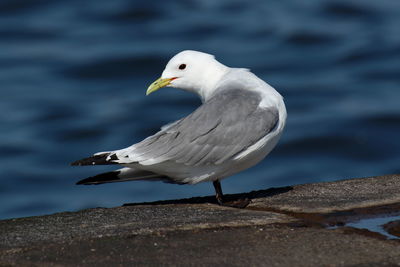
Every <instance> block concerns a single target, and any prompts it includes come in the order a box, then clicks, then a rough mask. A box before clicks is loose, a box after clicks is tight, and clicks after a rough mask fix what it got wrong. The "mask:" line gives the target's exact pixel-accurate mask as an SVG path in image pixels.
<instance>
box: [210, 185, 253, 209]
mask: <svg viewBox="0 0 400 267" xmlns="http://www.w3.org/2000/svg"><path fill="white" fill-rule="evenodd" d="M213 185H214V188H215V198H216V199H217V202H218V204H219V205H221V206H227V207H232V208H240V209H243V208H245V207H247V205H249V204H250V200H249V199H248V198H245V199H239V200H235V201H230V202H224V194H223V193H222V187H221V183H220V182H219V180H215V181H214V182H213Z"/></svg>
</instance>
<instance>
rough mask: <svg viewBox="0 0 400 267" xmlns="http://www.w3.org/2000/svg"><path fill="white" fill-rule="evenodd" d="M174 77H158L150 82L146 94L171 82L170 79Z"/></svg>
mask: <svg viewBox="0 0 400 267" xmlns="http://www.w3.org/2000/svg"><path fill="white" fill-rule="evenodd" d="M175 79H176V78H164V79H163V78H159V79H158V80H157V81H155V82H153V83H152V84H150V86H149V88H147V91H146V95H149V94H151V93H153V92H155V91H157V90H158V89H160V88H163V87H165V86H167V85H169V84H170V83H171V81H172V80H175Z"/></svg>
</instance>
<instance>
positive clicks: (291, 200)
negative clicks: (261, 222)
mask: <svg viewBox="0 0 400 267" xmlns="http://www.w3.org/2000/svg"><path fill="white" fill-rule="evenodd" d="M292 188H293V190H288V191H287V192H284V193H282V194H278V195H275V196H274V197H270V198H256V199H253V203H252V204H251V205H250V206H251V207H258V208H264V207H265V208H268V209H278V210H282V211H289V212H306V213H328V212H335V211H345V210H351V209H355V208H366V207H373V206H380V205H388V204H395V203H400V175H385V176H377V177H370V178H359V179H350V180H342V181H337V182H330V183H315V184H304V185H296V186H293V187H292Z"/></svg>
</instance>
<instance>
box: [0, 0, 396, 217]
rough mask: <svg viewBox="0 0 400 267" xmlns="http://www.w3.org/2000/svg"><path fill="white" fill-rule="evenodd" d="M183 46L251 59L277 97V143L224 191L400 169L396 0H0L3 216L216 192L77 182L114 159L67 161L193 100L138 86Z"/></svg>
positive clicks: (180, 112)
mask: <svg viewBox="0 0 400 267" xmlns="http://www.w3.org/2000/svg"><path fill="white" fill-rule="evenodd" d="M184 49H195V50H200V51H205V52H209V53H212V54H215V55H216V56H217V59H219V60H220V61H221V62H223V63H225V64H227V65H228V66H234V67H247V68H250V69H252V71H253V72H254V73H256V74H257V75H258V76H260V77H261V78H263V79H264V80H266V81H268V82H269V83H270V84H271V85H272V86H274V87H275V88H276V89H277V90H278V91H279V92H281V93H282V95H283V96H284V97H285V101H286V105H287V109H288V114H289V117H288V123H287V128H286V131H285V134H284V135H283V137H282V139H281V142H280V143H279V145H278V146H277V148H276V149H275V150H274V151H273V153H272V154H271V155H270V156H269V157H268V158H267V159H266V160H264V161H263V162H262V163H260V164H259V165H257V166H256V167H254V168H252V169H249V170H247V171H245V172H243V173H240V174H238V175H236V176H233V177H232V178H230V179H227V180H224V182H223V188H224V191H225V192H226V193H237V192H247V191H250V190H257V189H264V188H268V187H273V186H285V185H292V184H298V183H308V182H320V181H333V180H337V179H343V178H350V177H365V176H373V175H381V174H388V173H399V172H400V142H399V138H400V135H399V133H400V101H399V100H400V1H398V0H392V1H390V0H382V1H376V0H362V1H351V0H341V1H338V0H334V1H323V0H308V1H303V0H298V1H294V0H293V1H245V0H243V1H231V0H226V1H214V0H197V1H195V0H189V1H186V0H185V1H184V0H175V1H155V0H153V1H127V0H113V1H96V0H91V1H61V0H47V1H46V0H43V1H40V0H24V1H23V0H1V1H0V86H1V89H0V90H1V91H0V92H1V97H0V127H1V131H0V162H1V163H0V164H1V165H0V218H10V217H20V216H29V215H37V214H47V213H54V212H58V211H72V210H78V209H82V208H87V207H97V206H106V207H109V206H117V205H121V204H123V203H129V202H142V201H153V200H160V199H173V198H184V197H192V196H199V195H210V194H213V188H212V186H211V184H209V183H203V184H199V185H196V186H179V185H170V184H164V183H161V182H132V183H121V184H109V185H103V186H75V185H74V184H75V182H76V181H78V180H79V179H80V178H84V177H86V176H91V175H93V174H96V173H99V172H102V171H105V170H110V169H113V168H110V167H81V168H76V167H75V168H74V167H70V166H69V163H70V162H71V161H73V160H76V159H79V158H81V157H84V156H87V155H89V154H91V153H93V152H97V151H104V150H110V149H116V148H122V147H125V146H127V145H130V144H132V143H134V142H137V141H140V140H141V139H142V138H144V137H146V136H148V135H150V134H152V133H154V132H156V131H157V130H158V129H159V127H160V126H161V125H163V124H166V123H168V122H170V121H173V120H176V119H179V118H180V117H182V116H185V115H187V114H188V113H190V112H191V111H192V110H193V109H194V108H195V107H196V106H197V105H199V103H200V102H199V100H198V99H197V97H196V96H194V95H191V94H188V93H185V92H181V91H179V90H174V89H170V88H169V89H164V90H160V91H159V92H157V93H155V94H152V95H151V96H149V97H145V90H146V88H147V86H148V85H149V83H150V82H152V81H153V80H154V79H156V78H158V77H159V75H160V74H161V71H162V70H163V68H164V66H165V64H166V62H167V61H168V59H169V58H170V57H171V56H173V55H174V54H176V53H177V52H179V51H181V50H184ZM399 182H400V181H399Z"/></svg>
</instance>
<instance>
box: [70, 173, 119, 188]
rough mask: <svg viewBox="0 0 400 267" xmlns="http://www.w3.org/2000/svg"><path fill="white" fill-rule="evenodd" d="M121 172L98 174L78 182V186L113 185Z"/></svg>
mask: <svg viewBox="0 0 400 267" xmlns="http://www.w3.org/2000/svg"><path fill="white" fill-rule="evenodd" d="M120 173H121V172H120V171H112V172H105V173H101V174H98V175H96V176H92V177H89V178H86V179H83V180H80V181H78V182H77V183H76V184H77V185H82V184H83V185H97V184H104V183H112V182H115V181H117V180H119V178H118V174H120Z"/></svg>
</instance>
